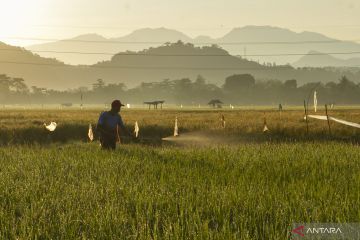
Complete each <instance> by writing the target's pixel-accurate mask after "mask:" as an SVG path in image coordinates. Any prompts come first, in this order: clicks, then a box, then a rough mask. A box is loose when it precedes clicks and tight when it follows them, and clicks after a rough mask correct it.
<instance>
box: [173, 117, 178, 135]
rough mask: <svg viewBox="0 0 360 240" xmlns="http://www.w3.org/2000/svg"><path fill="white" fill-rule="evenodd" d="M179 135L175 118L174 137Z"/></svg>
mask: <svg viewBox="0 0 360 240" xmlns="http://www.w3.org/2000/svg"><path fill="white" fill-rule="evenodd" d="M177 136H179V128H178V119H177V117H176V118H175V127H174V137H177Z"/></svg>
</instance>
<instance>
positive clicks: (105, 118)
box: [97, 100, 131, 149]
mask: <svg viewBox="0 0 360 240" xmlns="http://www.w3.org/2000/svg"><path fill="white" fill-rule="evenodd" d="M122 106H124V105H123V104H122V103H121V102H120V101H119V100H114V101H113V102H112V103H111V110H110V111H105V112H102V113H101V114H100V117H99V121H98V124H97V131H98V133H99V134H100V143H101V147H102V148H103V149H115V148H116V142H120V135H119V127H120V128H121V130H122V131H123V132H124V133H125V134H126V135H128V136H131V134H130V133H129V131H128V130H127V129H126V128H125V125H124V123H123V121H122V118H121V116H120V114H119V112H120V110H121V107H122Z"/></svg>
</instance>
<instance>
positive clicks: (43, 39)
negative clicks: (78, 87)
mask: <svg viewBox="0 0 360 240" xmlns="http://www.w3.org/2000/svg"><path fill="white" fill-rule="evenodd" d="M5 39H11V40H31V41H44V42H45V41H49V42H56V41H61V42H81V43H104V44H164V43H166V42H164V41H163V42H161V41H160V42H159V41H154V42H151V41H118V40H82V39H55V38H27V37H5ZM349 42H360V39H352V40H322V41H311V40H309V41H244V42H241V41H240V42H216V41H214V42H193V44H194V45H212V44H217V45H281V44H328V43H349Z"/></svg>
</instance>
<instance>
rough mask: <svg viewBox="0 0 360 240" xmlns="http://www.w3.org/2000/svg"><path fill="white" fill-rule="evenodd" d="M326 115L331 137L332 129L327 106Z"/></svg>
mask: <svg viewBox="0 0 360 240" xmlns="http://www.w3.org/2000/svg"><path fill="white" fill-rule="evenodd" d="M325 113H326V118H327V123H328V127H329V135H330V136H331V128H330V120H329V114H328V109H327V104H325Z"/></svg>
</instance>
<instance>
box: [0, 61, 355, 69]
mask: <svg viewBox="0 0 360 240" xmlns="http://www.w3.org/2000/svg"><path fill="white" fill-rule="evenodd" d="M0 63H5V64H16V65H36V66H50V67H67V68H75V67H76V68H89V69H91V68H102V69H117V68H118V69H144V70H168V69H172V70H211V71H222V70H265V71H268V70H274V68H276V70H293V69H294V68H293V67H292V66H289V65H278V66H272V67H269V66H262V67H219V68H216V67H176V66H158V67H156V66H121V65H90V66H89V65H78V66H74V65H66V64H53V63H35V62H16V61H0ZM348 67H353V68H356V67H360V65H357V66H348Z"/></svg>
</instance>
